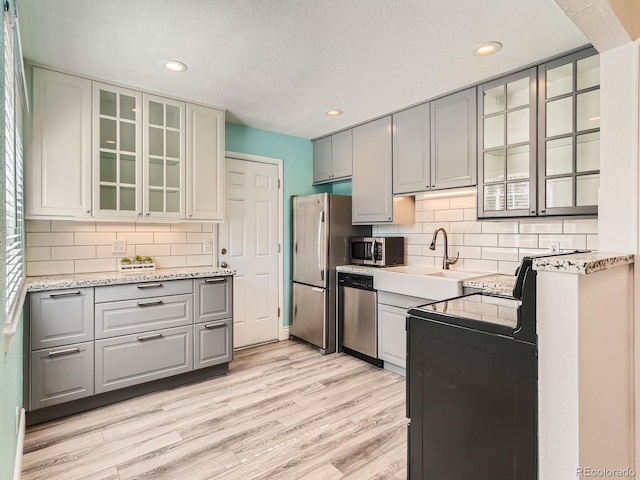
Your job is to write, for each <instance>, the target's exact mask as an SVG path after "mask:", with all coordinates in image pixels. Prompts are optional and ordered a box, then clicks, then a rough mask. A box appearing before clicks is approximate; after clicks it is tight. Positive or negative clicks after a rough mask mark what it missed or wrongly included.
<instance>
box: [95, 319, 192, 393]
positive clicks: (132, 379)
mask: <svg viewBox="0 0 640 480" xmlns="http://www.w3.org/2000/svg"><path fill="white" fill-rule="evenodd" d="M192 334H193V327H192V326H184V327H177V328H170V329H166V330H158V331H154V332H146V333H143V334H135V335H125V336H122V337H115V338H108V339H102V340H97V341H96V353H95V358H96V364H95V369H96V370H95V393H103V392H109V391H111V390H116V389H118V388H124V387H130V386H132V385H137V384H139V383H143V382H149V381H151V380H157V379H160V378H165V377H169V376H171V375H176V374H179V373H186V372H188V371H190V370H193V354H192V350H191V345H192V341H193V340H192Z"/></svg>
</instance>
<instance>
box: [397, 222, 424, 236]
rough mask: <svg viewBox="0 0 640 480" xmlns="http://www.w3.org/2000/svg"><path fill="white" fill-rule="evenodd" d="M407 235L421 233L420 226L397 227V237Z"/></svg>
mask: <svg viewBox="0 0 640 480" xmlns="http://www.w3.org/2000/svg"><path fill="white" fill-rule="evenodd" d="M408 233H422V224H421V223H411V224H407V225H398V235H406V234H408Z"/></svg>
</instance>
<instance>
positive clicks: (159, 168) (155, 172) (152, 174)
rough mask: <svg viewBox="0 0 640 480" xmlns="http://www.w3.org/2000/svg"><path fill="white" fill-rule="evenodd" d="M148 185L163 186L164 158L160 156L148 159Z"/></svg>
mask: <svg viewBox="0 0 640 480" xmlns="http://www.w3.org/2000/svg"><path fill="white" fill-rule="evenodd" d="M149 185H150V186H152V187H164V160H162V159H161V158H151V159H149Z"/></svg>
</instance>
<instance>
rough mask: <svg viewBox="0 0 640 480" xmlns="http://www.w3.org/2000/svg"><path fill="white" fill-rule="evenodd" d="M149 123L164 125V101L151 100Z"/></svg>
mask: <svg viewBox="0 0 640 480" xmlns="http://www.w3.org/2000/svg"><path fill="white" fill-rule="evenodd" d="M149 123H150V124H151V125H158V126H161V127H162V126H164V105H163V104H162V103H158V102H153V101H149Z"/></svg>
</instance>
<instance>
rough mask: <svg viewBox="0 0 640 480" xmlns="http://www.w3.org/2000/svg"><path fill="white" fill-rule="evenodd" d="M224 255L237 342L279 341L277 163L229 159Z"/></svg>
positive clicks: (221, 254)
mask: <svg viewBox="0 0 640 480" xmlns="http://www.w3.org/2000/svg"><path fill="white" fill-rule="evenodd" d="M225 182H226V206H225V209H226V214H225V216H226V220H225V222H224V223H222V224H220V229H219V242H218V249H219V257H218V258H219V259H220V264H221V265H222V263H223V262H225V263H226V264H227V265H228V267H229V268H233V269H234V270H236V272H237V273H236V276H235V277H234V279H233V346H234V348H239V347H245V346H247V345H254V344H257V343H264V342H269V341H273V340H278V334H279V327H280V323H279V318H278V295H279V292H278V288H279V284H280V282H279V278H278V276H279V273H278V232H279V217H278V215H279V210H278V198H279V192H278V166H277V165H273V164H268V163H260V162H254V161H249V160H238V159H235V158H227V159H226V166H225Z"/></svg>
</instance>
